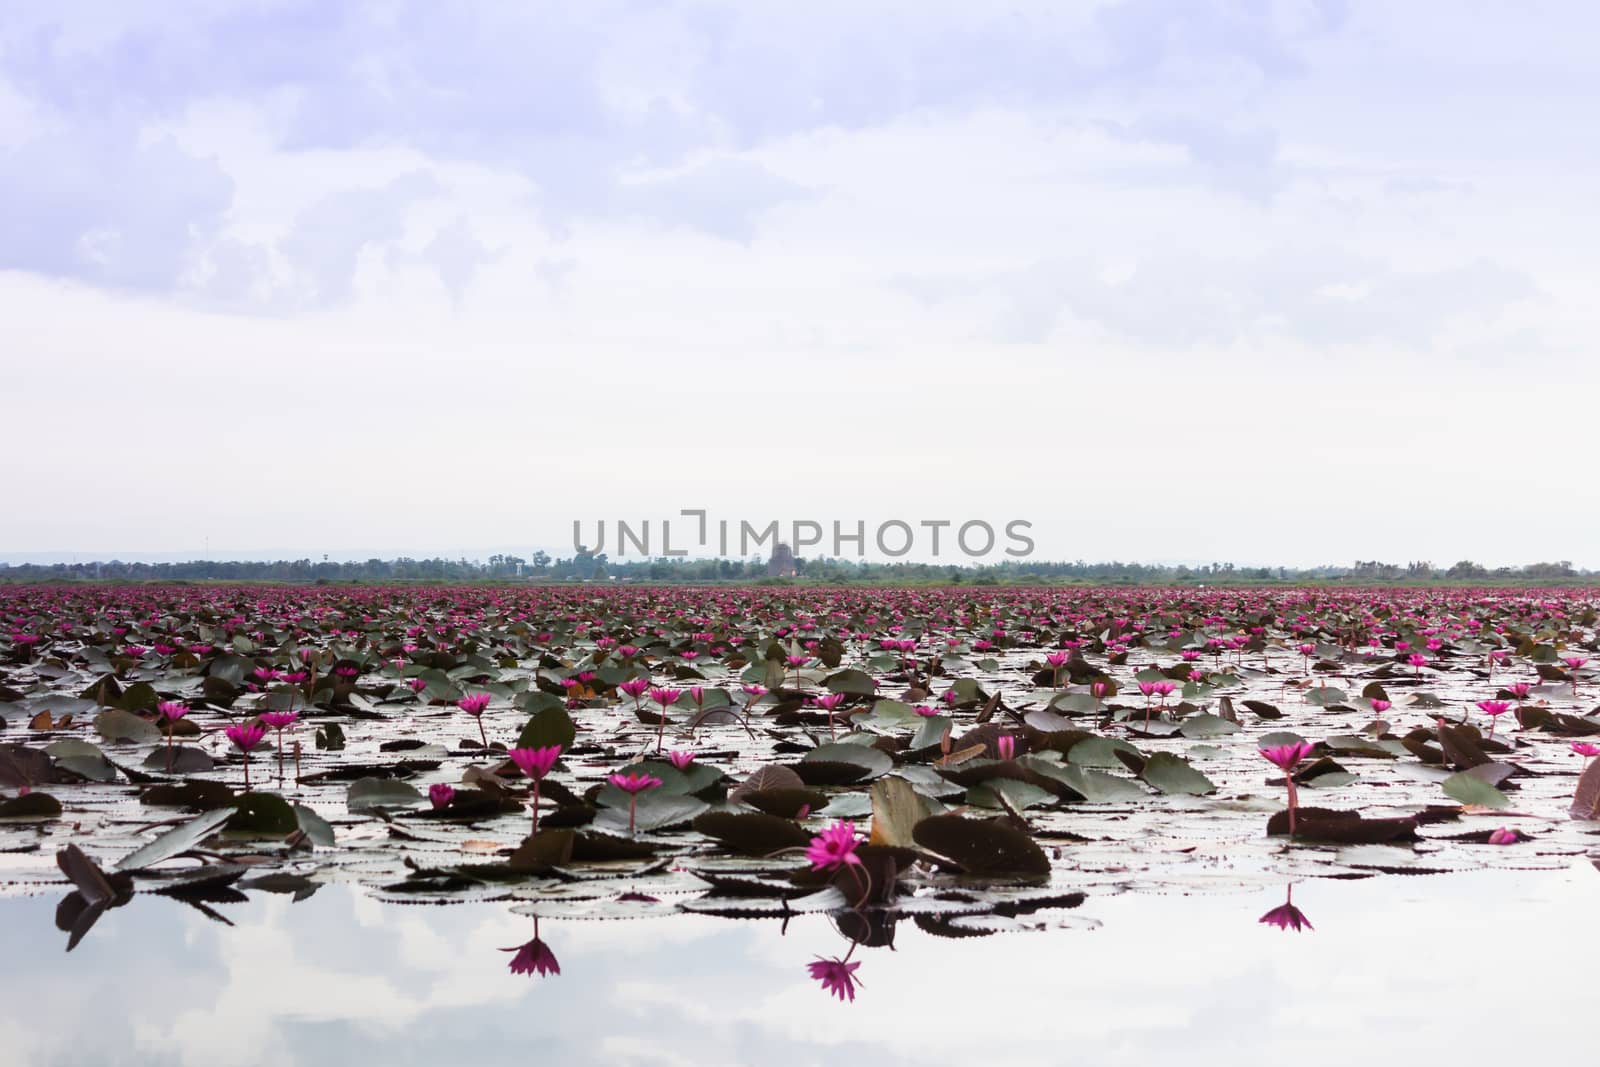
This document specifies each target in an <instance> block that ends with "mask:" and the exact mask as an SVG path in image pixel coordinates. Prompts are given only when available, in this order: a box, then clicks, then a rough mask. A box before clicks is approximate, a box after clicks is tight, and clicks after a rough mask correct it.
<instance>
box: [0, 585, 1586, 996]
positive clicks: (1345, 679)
mask: <svg viewBox="0 0 1600 1067" xmlns="http://www.w3.org/2000/svg"><path fill="white" fill-rule="evenodd" d="M0 618H3V625H0V664H3V665H0V723H3V726H4V729H3V732H0V789H3V790H4V794H5V796H4V799H3V800H0V883H3V886H4V890H3V891H4V892H5V893H8V894H11V895H16V894H30V895H31V894H38V893H42V892H63V891H64V892H65V893H66V896H65V898H64V899H63V900H62V901H61V904H60V906H59V908H58V909H57V912H56V922H57V925H58V926H60V928H61V929H62V931H63V932H64V933H65V935H66V939H67V943H68V947H71V946H73V945H76V944H77V943H78V942H79V940H80V939H81V938H83V937H84V936H85V935H86V934H87V932H88V931H89V929H90V928H91V927H92V926H93V925H94V924H95V922H96V921H97V920H98V919H99V918H100V917H101V916H102V915H103V914H104V913H105V912H106V911H107V910H109V909H112V908H115V907H118V906H120V905H122V904H124V903H126V902H127V901H128V900H129V899H130V898H131V897H132V895H133V894H134V893H136V892H148V893H156V894H161V895H164V896H167V897H171V898H175V899H177V900H181V901H183V902H185V903H187V904H189V905H191V906H193V907H195V908H198V909H200V910H201V911H203V912H205V913H206V914H208V915H212V916H214V917H217V918H219V919H222V918H224V914H223V909H225V907H226V906H227V905H230V904H242V903H244V902H245V901H247V900H249V899H250V894H251V893H252V892H253V891H262V892H273V893H287V894H292V895H294V896H295V897H296V898H297V899H300V898H304V897H306V896H309V895H310V894H312V893H314V892H315V891H316V890H317V889H318V888H319V887H320V886H322V885H325V884H329V883H345V884H355V885H358V886H360V887H363V889H364V891H365V892H366V893H367V894H368V895H370V896H374V897H377V898H380V899H383V900H393V901H405V902H418V901H428V902H434V903H452V902H461V901H483V900H497V901H506V902H508V904H509V906H510V907H511V909H512V910H513V911H515V912H517V913H519V914H525V915H527V916H531V917H532V918H533V920H534V922H535V923H537V921H538V920H539V919H541V918H544V919H558V918H559V919H566V918H619V919H625V918H630V917H645V916H663V915H673V914H681V913H700V914H704V915H715V916H734V917H763V916H771V917H782V918H787V917H789V916H793V915H799V914H804V913H827V914H829V915H831V916H832V917H833V918H834V921H835V922H836V923H837V924H838V927H839V929H840V931H841V932H843V933H844V934H845V935H846V937H847V938H848V939H849V940H850V941H851V942H852V949H851V951H852V952H853V951H854V947H853V946H854V945H856V944H860V945H867V946H871V945H876V944H884V943H886V941H888V940H892V937H893V930H894V924H895V923H896V922H897V921H899V920H902V919H905V920H910V921H913V922H914V923H915V924H916V925H917V926H918V927H920V928H922V929H923V930H925V931H928V932H930V933H934V934H939V935H947V936H961V937H964V936H974V935H982V934H988V933H994V932H999V931H1017V930H1030V929H1049V928H1059V927H1063V926H1065V927H1071V926H1073V925H1074V924H1078V923H1083V922H1086V921H1087V920H1084V919H1082V918H1080V915H1081V913H1080V912H1079V906H1080V905H1081V904H1082V903H1083V901H1084V900H1085V899H1087V898H1092V897H1096V896H1101V897H1106V896H1112V895H1116V894H1119V893H1123V892H1126V891H1129V890H1134V889H1152V888H1154V889H1160V890H1168V891H1182V892H1191V891H1201V890H1206V889H1215V888H1237V887H1261V886H1289V885H1292V884H1293V883H1294V882H1297V881H1305V880H1309V879H1318V878H1341V879H1349V878H1368V877H1376V876H1381V875H1384V874H1418V873H1437V872H1454V871H1465V870H1470V869H1474V868H1490V867H1499V868H1522V869H1556V868H1562V867H1566V866H1569V865H1571V864H1572V863H1573V862H1574V861H1575V860H1581V859H1582V858H1584V857H1586V856H1588V855H1589V854H1590V853H1591V852H1593V851H1595V850H1596V848H1597V845H1596V839H1595V836H1594V835H1595V833H1596V832H1597V831H1600V823H1597V822H1595V821H1593V819H1594V818H1595V817H1596V815H1597V814H1600V771H1597V772H1592V773H1591V772H1588V771H1587V768H1588V767H1589V765H1590V763H1591V761H1592V758H1593V756H1594V755H1595V754H1597V753H1600V714H1597V713H1600V707H1596V704H1597V703H1600V681H1597V679H1596V672H1595V666H1597V665H1600V655H1597V648H1596V619H1597V603H1596V600H1595V597H1594V593H1593V591H1560V590H1554V591H1552V590H1537V591H1515V590H1505V589H1496V590H1474V589H1446V590H1438V589H1433V590H1426V591H1421V590H1404V589H1401V590H1393V589H1391V590H1384V591H1381V592H1380V591H1367V590H1339V591H1329V590H1322V589H1310V588H1308V589H1290V590H1258V589H1241V590H1228V589H1206V590H1196V591H1190V590H1172V589H1125V588H1118V589H1062V590H1048V589H1025V590H1024V589H1015V590H1007V589H985V590H975V589H965V590H957V589H944V590H938V589H935V590H923V589H918V590H881V589H874V590H847V589H846V590H835V589H828V590H823V589H811V588H804V587H798V588H785V589H773V588H755V587H751V588H732V589H730V588H725V587H724V588H692V587H681V588H628V589H615V588H602V589H596V588H591V587H586V586H581V587H535V588H529V587H496V586H475V587H435V588H418V587H382V588H372V587H366V588H334V587H239V586H194V587H191V586H166V587H160V586H110V587H79V586H39V587H8V588H4V589H0ZM68 883H70V884H68ZM1262 921H1263V922H1265V923H1269V924H1272V925H1275V926H1279V927H1281V928H1284V929H1301V928H1302V927H1303V925H1306V923H1305V922H1304V916H1302V915H1300V914H1299V912H1298V911H1297V910H1296V909H1295V907H1294V905H1293V902H1292V898H1291V899H1289V900H1288V901H1286V903H1285V904H1284V905H1283V907H1282V908H1275V909H1273V911H1272V912H1269V913H1268V914H1267V915H1265V916H1263V917H1262ZM509 964H510V966H511V968H512V969H513V970H514V971H518V972H519V973H524V972H525V973H530V974H549V973H553V972H554V971H556V970H558V969H559V967H558V965H557V964H556V963H555V959H554V957H553V955H550V950H549V948H548V946H547V945H545V943H544V942H543V941H542V940H540V938H539V937H538V935H537V930H536V929H535V936H534V939H533V940H532V941H529V942H528V943H527V944H526V945H523V946H520V948H519V949H518V950H516V951H515V952H514V953H513V954H512V955H511V956H510V958H509ZM810 966H811V968H812V974H811V977H812V978H813V979H815V980H816V981H817V982H818V983H819V984H820V985H821V986H822V988H824V989H825V990H827V991H828V992H830V993H832V994H833V995H835V996H837V997H839V998H840V999H847V998H848V999H853V998H854V997H855V994H856V978H855V971H854V968H855V967H856V966H859V963H858V962H856V961H852V960H851V957H850V955H849V954H848V953H847V954H846V955H844V956H842V957H838V958H835V959H825V958H820V957H819V958H818V959H817V960H816V961H815V962H814V963H813V964H812V965H810Z"/></svg>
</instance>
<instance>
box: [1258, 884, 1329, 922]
mask: <svg viewBox="0 0 1600 1067" xmlns="http://www.w3.org/2000/svg"><path fill="white" fill-rule="evenodd" d="M1284 895H1285V899H1284V902H1283V903H1282V904H1279V905H1278V906H1277V907H1276V908H1273V909H1272V910H1271V911H1269V912H1267V913H1266V914H1265V915H1263V916H1261V918H1259V919H1257V920H1256V921H1257V922H1262V923H1267V924H1268V925H1270V926H1276V927H1277V928H1278V929H1280V930H1293V931H1294V932H1295V933H1299V932H1300V931H1301V930H1315V929H1316V927H1314V926H1312V925H1311V920H1310V919H1308V918H1306V914H1305V912H1303V911H1301V910H1300V909H1299V908H1297V907H1295V906H1294V886H1293V885H1290V886H1288V887H1287V888H1286V889H1285V890H1284Z"/></svg>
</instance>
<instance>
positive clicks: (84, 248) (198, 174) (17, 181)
mask: <svg viewBox="0 0 1600 1067" xmlns="http://www.w3.org/2000/svg"><path fill="white" fill-rule="evenodd" d="M232 198H233V182H232V180H231V179H230V178H229V177H228V176H227V175H226V174H224V173H223V172H222V170H221V169H220V168H219V167H218V166H217V164H216V162H215V161H213V160H209V159H203V158H200V157H198V156H195V155H192V154H190V153H188V152H185V151H183V150H182V149H181V148H179V147H178V145H177V144H176V143H175V142H174V141H173V140H172V139H171V138H159V139H156V140H153V141H149V142H142V141H141V140H140V139H138V138H137V137H135V136H134V135H132V134H131V133H129V132H127V131H121V130H116V129H110V130H104V129H102V130H97V131H96V132H95V135H93V136H75V135H69V134H64V133H54V134H50V135H46V136H41V137H37V138H35V139H32V140H29V141H26V142H24V143H23V144H21V145H19V146H16V147H13V148H10V149H0V202H3V203H5V204H7V205H8V208H7V210H6V211H5V212H4V213H3V214H0V267H7V268H12V269H16V270H26V271H33V272H36V273H40V274H50V275H66V276H70V277H76V278H81V279H84V280H87V281H92V282H97V283H100V284H105V285H111V286H116V287H126V288H132V289H145V290H164V289H169V288H171V287H173V286H174V285H176V284H177V282H178V280H179V278H180V277H181V276H182V274H183V272H184V271H185V269H186V268H187V267H188V266H189V264H190V262H191V260H192V258H193V256H194V254H195V252H196V250H197V248H198V247H199V246H200V245H201V244H202V242H204V241H205V240H207V239H208V238H209V237H210V236H211V235H213V234H214V233H215V232H216V230H217V228H218V226H219V225H220V224H221V221H222V219H223V216H224V214H225V213H226V211H227V210H228V207H229V204H230V203H231V201H232Z"/></svg>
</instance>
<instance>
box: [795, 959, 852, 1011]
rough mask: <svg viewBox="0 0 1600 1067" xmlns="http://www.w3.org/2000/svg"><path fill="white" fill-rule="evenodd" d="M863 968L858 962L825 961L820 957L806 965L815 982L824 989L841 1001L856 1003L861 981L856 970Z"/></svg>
mask: <svg viewBox="0 0 1600 1067" xmlns="http://www.w3.org/2000/svg"><path fill="white" fill-rule="evenodd" d="M860 966H861V963H860V961H859V960H858V961H857V962H855V963H850V962H847V960H843V959H831V960H830V959H824V958H823V957H821V956H818V957H817V958H816V959H815V960H812V961H811V962H810V963H808V964H806V970H807V971H809V972H810V974H811V978H812V980H813V981H815V982H818V983H820V984H821V985H822V988H823V989H825V990H827V991H828V992H829V993H832V994H833V995H834V996H836V997H838V998H839V999H840V1000H849V1001H854V1000H855V999H856V986H857V985H859V984H860V982H861V979H859V978H857V977H856V969H857V968H859V967H860Z"/></svg>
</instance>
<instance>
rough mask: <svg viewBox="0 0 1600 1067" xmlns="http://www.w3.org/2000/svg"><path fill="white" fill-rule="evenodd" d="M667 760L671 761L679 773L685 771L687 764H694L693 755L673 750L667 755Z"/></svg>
mask: <svg viewBox="0 0 1600 1067" xmlns="http://www.w3.org/2000/svg"><path fill="white" fill-rule="evenodd" d="M667 759H668V760H669V761H671V763H672V765H673V766H674V767H676V768H678V770H680V771H681V770H684V769H686V768H687V767H688V766H689V764H691V763H693V762H694V753H693V752H684V751H681V750H679V749H673V750H672V751H671V752H668V753H667Z"/></svg>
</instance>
